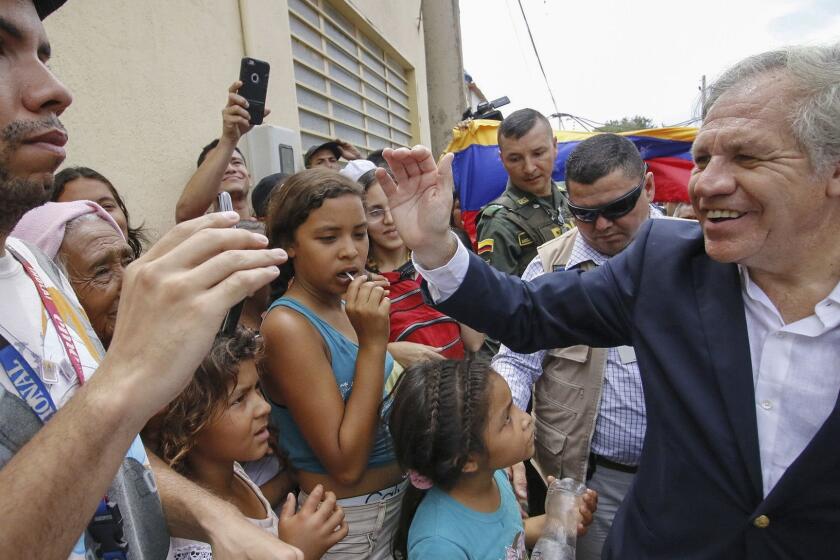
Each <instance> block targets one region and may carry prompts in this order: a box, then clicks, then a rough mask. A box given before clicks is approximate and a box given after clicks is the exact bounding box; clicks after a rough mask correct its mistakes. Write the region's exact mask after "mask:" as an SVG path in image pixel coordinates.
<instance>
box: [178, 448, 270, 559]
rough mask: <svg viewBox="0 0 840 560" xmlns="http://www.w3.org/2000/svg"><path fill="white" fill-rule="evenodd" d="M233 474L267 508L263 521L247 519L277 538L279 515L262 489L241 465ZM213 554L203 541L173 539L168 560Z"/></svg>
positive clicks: (200, 557)
mask: <svg viewBox="0 0 840 560" xmlns="http://www.w3.org/2000/svg"><path fill="white" fill-rule="evenodd" d="M233 473H234V474H235V475H236V476H238V477H239V478H240V479H242V481H243V482H245V484H247V485H248V486H249V487H250V488H251V490H253V491H254V494H256V495H257V498H259V500H260V503H261V504H262V505H263V508H265V513H266V516H265V517H264V518H263V519H251V518H250V517H246V519H247V520H248V521H250V522H251V523H253V524H254V525H256V526H257V527H259V528H261V529H262V530H264V531H266V532H268V533H271V534H272V535H274V536H275V537H276V536H277V521H278V520H277V515H276V514H275V513H274V511H273V510H272V509H271V504H270V503H268V500H267V499H266V498H265V496H263V494H262V492H260V487H259V486H257V485H256V484H254V482H253V481H252V480H251V479H250V478H248V475H247V474H245V470H244V469H243V468H242V466H241V465H240V464H239V463H234V464H233ZM212 558H213V552H212V551H211V550H210V545H209V544H207V543H204V542H201V541H193V540H190V539H178V538H173V539H172V545H171V547H170V549H169V556H167V560H211V559H212Z"/></svg>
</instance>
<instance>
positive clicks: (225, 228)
mask: <svg viewBox="0 0 840 560" xmlns="http://www.w3.org/2000/svg"><path fill="white" fill-rule="evenodd" d="M238 220H239V216H238V215H237V214H236V213H235V212H219V213H213V214H206V215H204V216H202V217H200V218H196V219H194V220H189V221H187V222H182V223H180V224H178V225H177V226H175V227H174V228H173V229H172V230H170V231H169V232H168V233H167V234H166V235H164V236H163V237H162V238H161V239H160V241H158V242H157V243H156V244H155V245H154V246H153V247H152V248H151V249H149V251H147V252H146V254H144V255H143V256H142V257H140V258H139V259H138V260H136V261H134V262H133V263H132V264H131V265H130V266H129V267H128V268H127V269H126V273H125V278H124V281H123V286H122V295H121V297H120V305H119V311H118V313H117V324H116V328H115V330H114V338H113V340H112V341H111V345H110V347H109V349H108V353H107V355H106V357H105V360H104V361H103V364H102V365H103V366H106V365H107V366H109V367H110V368H116V369H118V370H119V372H120V374H119V376H118V377H119V378H121V380H122V382H123V383H127V384H128V386H127V390H130V391H132V393H133V394H134V396H135V399H136V403H135V405H136V406H135V407H133V408H132V416H136V418H134V420H135V421H136V422H138V424H139V425H138V428H137V429H138V430H139V428H140V426H142V424H143V423H145V420H146V419H147V418H149V417H150V416H151V415H152V414H154V413H155V412H156V411H157V410H159V409H160V407H162V406H164V405H165V404H166V403H168V402H169V401H170V400H172V398H173V397H175V396H176V395H177V394H178V393H179V392H180V391H181V390H183V388H184V387H185V386H186V384H187V383H188V382H189V380H190V379H191V378H192V375H193V373H194V372H195V368H196V367H197V366H198V364H199V363H200V362H201V360H202V358H204V356H205V355H206V354H207V351H208V350H209V349H210V346H211V344H212V342H213V338H214V336H215V335H216V332H217V331H218V329H219V326H220V325H221V323H222V319H223V318H224V316H225V313H227V311H228V309H230V308H231V307H232V306H233V305H235V304H236V303H237V302H239V301H241V300H242V299H244V298H246V297H248V296H249V295H251V294H253V293H254V292H255V291H256V290H258V289H259V288H261V287H262V286H264V285H266V284H267V283H269V282H270V281H272V280H274V278H276V277H277V275H278V273H279V271H278V269H277V265H280V264H282V263H284V262H285V261H286V253H285V251H283V250H282V249H268V248H267V245H268V240H267V239H266V238H265V237H264V236H262V235H258V234H253V233H249V232H247V231H245V230H244V229H231V226H233V225H234V224H235V223H236V222H237V221H238Z"/></svg>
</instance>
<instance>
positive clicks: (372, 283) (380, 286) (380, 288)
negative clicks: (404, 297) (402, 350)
mask: <svg viewBox="0 0 840 560" xmlns="http://www.w3.org/2000/svg"><path fill="white" fill-rule="evenodd" d="M387 286H388V280H386V279H385V278H384V277H383V276H379V275H373V274H371V275H364V274H360V275H359V276H357V277H356V278H354V279H353V281H352V282H351V283H350V285H349V286H347V292H346V293H345V294H344V302H345V305H344V311H345V312H346V313H347V317H348V318H349V319H350V324H352V325H353V328H354V329H355V330H356V336H358V337H359V346H362V345H363V344H364V345H368V344H381V345H382V346H383V348H384V346H385V345H386V344H387V343H388V336H389V335H390V320H389V315H388V313H389V311H390V309H391V300H389V299H388V291H387V290H386V287H387Z"/></svg>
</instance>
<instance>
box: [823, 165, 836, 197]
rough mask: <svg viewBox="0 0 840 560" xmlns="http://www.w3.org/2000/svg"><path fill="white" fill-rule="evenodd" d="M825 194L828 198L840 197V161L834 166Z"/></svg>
mask: <svg viewBox="0 0 840 560" xmlns="http://www.w3.org/2000/svg"><path fill="white" fill-rule="evenodd" d="M825 194H826V195H827V196H828V197H840V161H838V162H836V163H835V164H834V169H833V170H832V172H831V176H830V177H829V178H828V186H827V187H826V192H825Z"/></svg>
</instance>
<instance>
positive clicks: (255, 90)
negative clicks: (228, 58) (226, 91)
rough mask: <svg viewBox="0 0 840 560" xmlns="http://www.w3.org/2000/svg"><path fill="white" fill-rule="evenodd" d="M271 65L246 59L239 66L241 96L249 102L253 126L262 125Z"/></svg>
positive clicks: (249, 112)
mask: <svg viewBox="0 0 840 560" xmlns="http://www.w3.org/2000/svg"><path fill="white" fill-rule="evenodd" d="M269 68H270V67H269V64H268V62H265V61H263V60H257V59H256V58H249V57H245V58H243V59H242V63H241V64H240V66H239V81H240V82H242V87H240V88H239V95H241V96H242V97H244V98H245V99H246V100H247V101H248V114H249V115H250V122H251V124H252V125H258V124H262V122H263V116H264V114H265V97H266V94H267V93H268V71H269Z"/></svg>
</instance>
